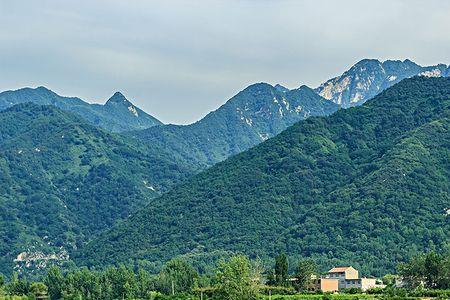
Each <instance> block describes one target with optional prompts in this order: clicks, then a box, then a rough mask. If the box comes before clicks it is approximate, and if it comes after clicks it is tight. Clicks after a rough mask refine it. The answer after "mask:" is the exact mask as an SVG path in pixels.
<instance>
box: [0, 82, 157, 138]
mask: <svg viewBox="0 0 450 300" xmlns="http://www.w3.org/2000/svg"><path fill="white" fill-rule="evenodd" d="M26 102H33V103H36V104H40V105H53V106H56V107H58V108H60V109H62V110H66V111H71V112H74V113H76V114H77V115H79V116H81V117H83V118H84V119H85V120H87V121H89V122H90V123H91V124H93V125H96V126H100V127H102V128H104V129H107V130H109V131H113V132H120V131H127V130H136V129H145V128H149V127H152V126H155V125H161V124H162V123H161V122H160V121H158V120H157V119H156V118H154V117H152V116H150V115H149V114H147V113H145V112H144V111H142V110H141V109H139V108H138V107H136V106H134V105H133V104H132V103H131V102H130V101H128V100H127V99H126V98H125V97H124V96H123V95H122V94H121V93H119V92H117V93H115V94H114V95H113V96H112V97H111V98H110V99H109V100H108V101H107V102H106V103H105V105H100V104H89V103H87V102H85V101H83V100H81V99H80V98H75V97H62V96H59V95H58V94H56V93H54V92H52V91H50V90H49V89H46V88H45V87H38V88H35V89H31V88H23V89H19V90H16V91H5V92H2V93H0V110H3V109H6V108H8V107H11V106H13V105H16V104H20V103H26Z"/></svg>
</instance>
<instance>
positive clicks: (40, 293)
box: [30, 282, 48, 299]
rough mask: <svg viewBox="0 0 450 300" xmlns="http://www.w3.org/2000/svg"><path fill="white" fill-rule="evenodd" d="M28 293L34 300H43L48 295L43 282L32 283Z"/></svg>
mask: <svg viewBox="0 0 450 300" xmlns="http://www.w3.org/2000/svg"><path fill="white" fill-rule="evenodd" d="M30 293H31V294H32V295H33V296H34V297H35V298H36V299H43V298H46V297H47V295H48V288H47V286H46V285H45V284H44V283H43V282H33V283H32V284H30Z"/></svg>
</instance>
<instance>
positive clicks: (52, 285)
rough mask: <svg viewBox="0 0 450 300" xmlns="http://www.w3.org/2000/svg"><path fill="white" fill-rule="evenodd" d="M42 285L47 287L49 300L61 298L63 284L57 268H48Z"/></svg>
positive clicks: (62, 278) (59, 270)
mask: <svg viewBox="0 0 450 300" xmlns="http://www.w3.org/2000/svg"><path fill="white" fill-rule="evenodd" d="M44 283H45V285H46V286H47V289H48V294H49V296H50V299H52V300H56V299H60V298H61V297H62V293H63V289H64V284H65V282H64V276H63V275H62V273H61V269H60V268H59V267H57V266H51V267H50V269H49V270H48V272H47V275H46V276H45V278H44Z"/></svg>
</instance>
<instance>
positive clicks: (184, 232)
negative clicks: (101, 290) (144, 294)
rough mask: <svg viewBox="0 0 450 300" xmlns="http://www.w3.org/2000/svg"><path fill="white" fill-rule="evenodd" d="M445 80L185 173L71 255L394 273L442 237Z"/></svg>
mask: <svg viewBox="0 0 450 300" xmlns="http://www.w3.org/2000/svg"><path fill="white" fill-rule="evenodd" d="M449 117H450V80H449V79H446V78H413V79H407V80H404V81H402V82H401V83H399V84H397V85H395V86H394V87H392V88H390V89H388V90H386V91H384V92H383V93H381V94H380V95H378V96H377V97H375V98H374V99H373V100H371V101H368V102H367V103H366V104H365V105H363V106H360V107H356V108H351V109H348V110H340V111H338V112H337V113H335V114H333V115H332V116H330V117H326V118H325V117H312V118H309V119H307V120H305V121H302V122H299V123H297V124H295V125H294V126H292V127H290V128H289V129H287V130H286V131H284V132H282V133H281V134H280V135H278V136H276V137H274V138H272V139H269V140H268V141H266V142H264V143H262V144H260V145H259V146H257V147H255V148H252V149H250V150H248V151H245V152H244V153H241V154H239V155H236V156H234V157H232V158H230V159H228V160H226V161H225V162H222V163H218V164H217V165H215V166H213V167H211V168H210V169H208V170H206V171H204V172H202V173H200V174H198V175H196V176H194V177H192V178H191V179H189V180H188V181H186V182H185V183H183V184H181V185H179V186H177V187H176V188H174V189H173V190H172V191H170V192H168V193H166V194H165V195H163V196H161V197H160V198H158V199H157V200H155V201H152V202H151V203H150V204H149V205H147V206H146V207H145V208H143V209H142V210H140V211H139V212H138V213H136V214H134V215H132V216H131V217H130V218H128V219H127V220H126V221H124V222H121V223H119V224H117V225H116V226H114V227H113V228H112V229H111V230H109V231H108V232H106V233H104V234H102V235H101V236H100V237H99V238H97V239H95V240H94V241H92V242H91V243H89V244H88V245H87V247H85V248H83V249H82V250H81V251H80V252H77V254H76V255H77V256H76V261H77V262H78V263H79V264H81V265H84V264H87V265H89V266H99V267H101V266H105V265H109V264H116V263H119V262H129V261H132V262H133V261H136V262H143V261H146V263H147V264H150V265H158V264H159V263H160V262H164V261H167V260H169V259H170V258H171V257H175V256H178V255H182V256H184V257H186V259H188V260H189V261H191V262H193V263H194V264H195V265H196V266H201V267H203V266H204V265H205V264H206V263H208V264H210V263H211V261H214V260H215V258H216V257H217V256H221V255H226V254H229V253H234V252H241V253H245V254H247V255H249V256H250V257H251V258H255V257H257V256H259V257H261V259H263V261H268V260H269V259H270V257H274V256H275V255H276V254H278V253H279V252H280V251H284V252H285V253H286V254H287V255H288V256H289V257H290V258H292V259H294V260H296V259H299V258H311V259H313V260H314V261H315V262H316V263H317V265H318V268H319V269H323V268H325V267H327V266H330V265H331V266H332V265H337V264H349V263H352V265H353V266H355V267H356V268H358V269H359V270H360V271H361V272H362V273H363V274H367V275H375V276H377V275H384V274H386V273H389V272H390V273H392V272H393V271H394V270H395V267H396V265H397V263H398V262H400V261H402V260H404V259H405V258H407V257H411V256H413V255H415V254H417V253H418V252H420V251H424V250H432V249H436V250H439V249H442V248H443V247H444V246H445V245H446V244H447V243H448V241H449V238H450V222H449V215H448V213H447V212H446V209H448V208H449V207H450V197H449V190H450V186H449V180H448V178H449V175H450V174H449V172H450V135H449V129H450V122H449Z"/></svg>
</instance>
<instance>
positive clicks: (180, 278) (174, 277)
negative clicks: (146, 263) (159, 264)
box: [158, 258, 198, 294]
mask: <svg viewBox="0 0 450 300" xmlns="http://www.w3.org/2000/svg"><path fill="white" fill-rule="evenodd" d="M197 279H198V273H197V271H196V270H195V269H194V268H193V267H192V266H191V265H190V264H188V263H187V262H186V261H184V260H183V259H180V258H175V259H172V260H170V261H169V262H167V263H166V264H165V265H164V267H163V268H162V270H161V272H160V273H159V275H158V287H159V290H160V291H161V292H163V293H165V294H172V293H183V292H190V291H191V289H192V287H193V286H194V283H195V281H196V280H197Z"/></svg>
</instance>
